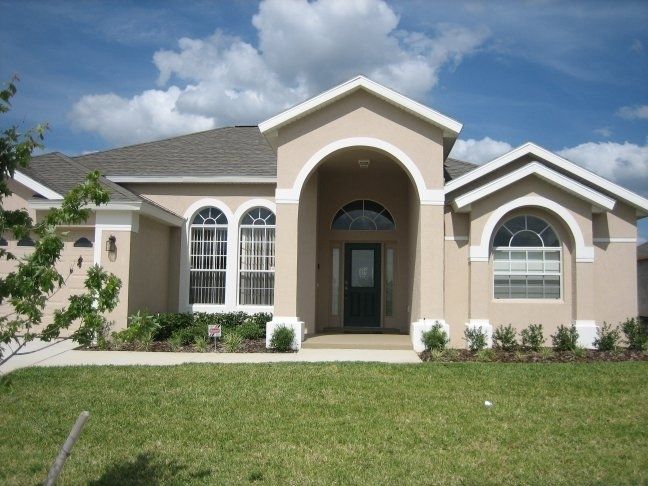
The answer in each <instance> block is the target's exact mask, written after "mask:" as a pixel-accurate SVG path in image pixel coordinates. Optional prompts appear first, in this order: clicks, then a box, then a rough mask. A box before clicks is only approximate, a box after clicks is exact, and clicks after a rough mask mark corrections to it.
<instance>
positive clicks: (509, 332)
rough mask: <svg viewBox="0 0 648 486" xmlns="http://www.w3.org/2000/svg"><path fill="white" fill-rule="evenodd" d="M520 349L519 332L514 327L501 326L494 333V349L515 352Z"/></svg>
mask: <svg viewBox="0 0 648 486" xmlns="http://www.w3.org/2000/svg"><path fill="white" fill-rule="evenodd" d="M517 347H518V342H517V332H516V331H515V329H513V326H512V325H510V324H509V325H508V326H506V327H505V326H500V327H498V328H497V329H495V331H494V332H493V348H495V349H501V350H502V351H515V350H516V349H517Z"/></svg>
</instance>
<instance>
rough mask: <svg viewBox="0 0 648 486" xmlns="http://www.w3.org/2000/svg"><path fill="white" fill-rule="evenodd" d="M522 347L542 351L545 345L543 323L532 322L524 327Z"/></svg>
mask: <svg viewBox="0 0 648 486" xmlns="http://www.w3.org/2000/svg"><path fill="white" fill-rule="evenodd" d="M521 335H522V347H523V348H525V349H528V350H530V351H540V350H541V349H542V346H543V345H544V335H543V334H542V324H531V325H530V326H529V327H527V328H526V329H522V332H521Z"/></svg>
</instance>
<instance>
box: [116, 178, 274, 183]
mask: <svg viewBox="0 0 648 486" xmlns="http://www.w3.org/2000/svg"><path fill="white" fill-rule="evenodd" d="M106 179H108V180H109V181H112V182H115V183H118V184H148V183H153V184H165V183H168V184H182V183H186V184H206V183H214V184H276V183H277V178H276V177H245V176H213V177H204V176H107V177H106Z"/></svg>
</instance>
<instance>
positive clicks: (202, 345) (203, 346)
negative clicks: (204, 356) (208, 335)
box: [194, 336, 209, 353]
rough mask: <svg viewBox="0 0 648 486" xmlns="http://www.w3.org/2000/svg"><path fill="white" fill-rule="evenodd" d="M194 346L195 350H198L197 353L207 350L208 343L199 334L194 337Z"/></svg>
mask: <svg viewBox="0 0 648 486" xmlns="http://www.w3.org/2000/svg"><path fill="white" fill-rule="evenodd" d="M194 346H195V347H196V351H198V352H199V353H204V352H205V351H207V348H208V347H209V343H208V342H207V339H205V338H204V337H202V336H201V337H196V338H195V339H194Z"/></svg>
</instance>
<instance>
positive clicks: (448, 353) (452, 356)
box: [443, 349, 459, 361]
mask: <svg viewBox="0 0 648 486" xmlns="http://www.w3.org/2000/svg"><path fill="white" fill-rule="evenodd" d="M443 354H445V357H446V360H448V361H457V360H458V359H459V351H458V350H456V349H446V350H445V351H443Z"/></svg>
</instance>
